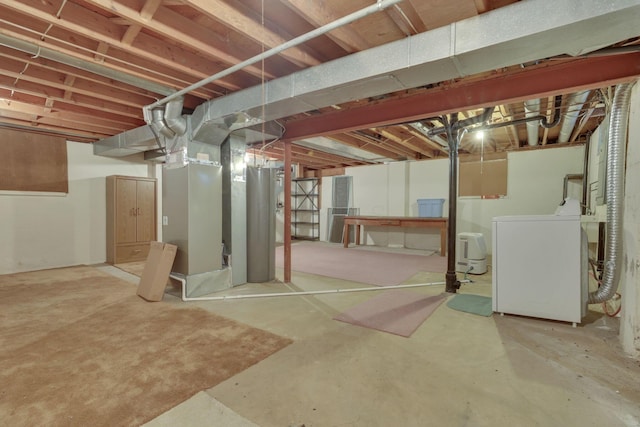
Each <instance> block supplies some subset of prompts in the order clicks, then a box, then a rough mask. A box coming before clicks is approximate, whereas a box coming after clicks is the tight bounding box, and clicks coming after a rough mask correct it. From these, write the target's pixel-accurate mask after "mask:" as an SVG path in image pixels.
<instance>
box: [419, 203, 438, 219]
mask: <svg viewBox="0 0 640 427" xmlns="http://www.w3.org/2000/svg"><path fill="white" fill-rule="evenodd" d="M443 205H444V199H418V216H419V217H422V218H442V206H443Z"/></svg>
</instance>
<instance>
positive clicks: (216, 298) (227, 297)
mask: <svg viewBox="0 0 640 427" xmlns="http://www.w3.org/2000/svg"><path fill="white" fill-rule="evenodd" d="M169 277H171V278H172V279H175V280H177V281H179V282H180V283H181V284H182V301H185V302H187V301H225V300H230V299H248V298H269V297H291V296H301V295H322V294H338V293H340V294H346V293H349V292H367V291H381V290H385V289H402V288H418V287H422V286H437V285H445V284H446V282H431V283H414V284H411V285H389V286H371V287H368V288H353V289H326V290H322V291H298V292H270V293H265V294H247V295H223V296H214V297H207V296H204V297H188V296H187V290H186V289H187V286H186V284H187V280H186V279H185V278H184V277H180V276H177V275H175V274H170V275H169ZM469 282H471V280H469V279H466V280H460V283H469Z"/></svg>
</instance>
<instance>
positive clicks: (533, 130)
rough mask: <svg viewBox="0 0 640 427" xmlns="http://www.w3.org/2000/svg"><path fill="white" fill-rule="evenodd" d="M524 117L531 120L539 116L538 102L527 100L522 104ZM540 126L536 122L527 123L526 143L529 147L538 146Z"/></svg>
mask: <svg viewBox="0 0 640 427" xmlns="http://www.w3.org/2000/svg"><path fill="white" fill-rule="evenodd" d="M524 112H525V117H527V118H531V117H536V116H538V115H540V100H539V99H529V100H527V101H525V102H524ZM539 128H540V125H539V124H538V121H537V120H531V121H528V122H527V142H528V143H529V145H530V146H534V145H538V130H539Z"/></svg>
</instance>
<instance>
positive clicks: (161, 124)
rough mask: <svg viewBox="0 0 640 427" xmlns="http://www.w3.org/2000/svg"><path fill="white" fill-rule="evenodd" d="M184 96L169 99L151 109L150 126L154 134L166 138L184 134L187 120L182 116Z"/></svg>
mask: <svg viewBox="0 0 640 427" xmlns="http://www.w3.org/2000/svg"><path fill="white" fill-rule="evenodd" d="M183 101H184V98H182V97H180V98H178V99H174V100H172V101H169V102H168V103H167V104H166V105H165V106H162V107H157V108H154V109H153V110H151V123H150V126H151V128H152V129H153V130H154V132H155V133H156V134H160V135H164V136H165V137H167V138H174V137H176V136H181V135H184V134H185V132H186V131H187V121H186V120H185V118H184V117H182V105H183Z"/></svg>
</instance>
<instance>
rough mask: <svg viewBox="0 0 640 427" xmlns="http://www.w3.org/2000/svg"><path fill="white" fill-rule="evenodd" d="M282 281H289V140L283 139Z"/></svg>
mask: <svg viewBox="0 0 640 427" xmlns="http://www.w3.org/2000/svg"><path fill="white" fill-rule="evenodd" d="M284 282H285V283H291V141H288V140H287V141H284Z"/></svg>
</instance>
